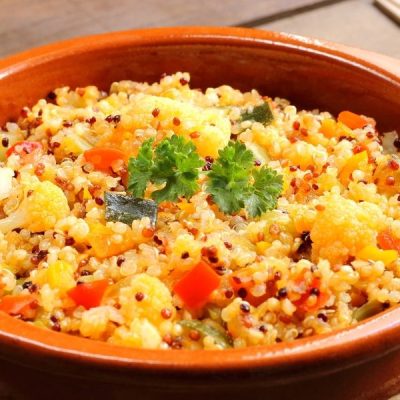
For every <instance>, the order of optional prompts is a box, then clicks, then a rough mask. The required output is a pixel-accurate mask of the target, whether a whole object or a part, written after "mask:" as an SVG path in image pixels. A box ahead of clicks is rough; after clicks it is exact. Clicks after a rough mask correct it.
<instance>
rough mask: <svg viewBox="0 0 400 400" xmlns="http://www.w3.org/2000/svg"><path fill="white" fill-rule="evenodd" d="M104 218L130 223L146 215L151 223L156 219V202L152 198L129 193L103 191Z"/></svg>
mask: <svg viewBox="0 0 400 400" xmlns="http://www.w3.org/2000/svg"><path fill="white" fill-rule="evenodd" d="M104 200H105V203H106V220H107V221H114V222H115V221H119V222H123V223H124V224H128V225H130V224H132V221H133V220H135V219H142V218H144V217H148V218H149V219H150V222H151V224H152V225H155V224H156V221H157V204H156V203H155V202H154V201H153V200H145V199H138V198H135V197H133V196H130V195H126V194H121V193H113V192H105V193H104Z"/></svg>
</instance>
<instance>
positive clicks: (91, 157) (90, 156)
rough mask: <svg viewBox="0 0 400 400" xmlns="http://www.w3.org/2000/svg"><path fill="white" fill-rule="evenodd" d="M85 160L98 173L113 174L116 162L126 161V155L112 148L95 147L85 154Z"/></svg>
mask: <svg viewBox="0 0 400 400" xmlns="http://www.w3.org/2000/svg"><path fill="white" fill-rule="evenodd" d="M84 157H85V160H86V161H87V162H90V163H91V164H92V165H93V166H94V168H95V169H96V170H98V171H103V172H111V166H112V164H113V163H114V162H115V161H118V160H125V157H126V156H125V153H124V152H122V151H121V150H118V149H114V148H112V147H94V148H93V149H90V150H87V151H85V153H84Z"/></svg>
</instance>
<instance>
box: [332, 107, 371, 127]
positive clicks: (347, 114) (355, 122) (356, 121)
mask: <svg viewBox="0 0 400 400" xmlns="http://www.w3.org/2000/svg"><path fill="white" fill-rule="evenodd" d="M338 121H340V122H342V123H343V124H345V125H346V126H348V127H349V128H351V129H358V128H363V127H364V126H366V125H367V124H368V123H369V122H370V120H369V119H368V118H366V117H363V116H362V115H358V114H355V113H352V112H351V111H342V112H341V113H340V114H339V116H338Z"/></svg>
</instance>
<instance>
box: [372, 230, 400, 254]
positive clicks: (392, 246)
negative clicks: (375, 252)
mask: <svg viewBox="0 0 400 400" xmlns="http://www.w3.org/2000/svg"><path fill="white" fill-rule="evenodd" d="M377 240H378V245H379V247H380V248H381V249H384V250H396V251H397V252H399V253H400V239H398V238H396V237H394V236H393V233H392V232H391V231H390V229H385V230H384V231H381V232H379V233H378V237H377Z"/></svg>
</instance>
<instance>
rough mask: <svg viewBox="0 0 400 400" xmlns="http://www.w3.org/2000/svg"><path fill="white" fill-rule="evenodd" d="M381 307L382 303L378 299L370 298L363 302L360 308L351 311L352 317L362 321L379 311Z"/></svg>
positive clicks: (382, 306)
mask: <svg viewBox="0 0 400 400" xmlns="http://www.w3.org/2000/svg"><path fill="white" fill-rule="evenodd" d="M383 309H384V305H383V304H382V303H380V302H379V301H378V300H371V301H369V302H368V303H365V304H363V305H362V306H361V307H360V308H357V309H356V310H355V311H354V313H353V318H354V319H355V320H357V321H362V320H364V319H367V318H369V317H372V316H374V315H376V314H378V313H380V312H381V311H383Z"/></svg>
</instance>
